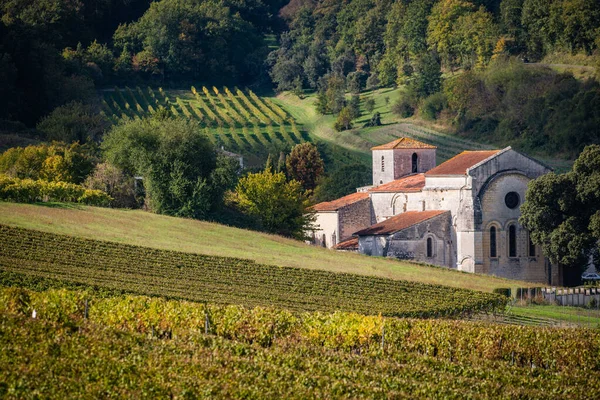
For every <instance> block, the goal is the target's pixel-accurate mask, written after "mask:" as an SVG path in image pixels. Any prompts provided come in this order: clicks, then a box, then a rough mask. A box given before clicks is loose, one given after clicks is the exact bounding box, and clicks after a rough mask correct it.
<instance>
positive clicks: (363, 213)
mask: <svg viewBox="0 0 600 400" xmlns="http://www.w3.org/2000/svg"><path fill="white" fill-rule="evenodd" d="M338 221H339V222H338V224H339V236H340V237H339V240H338V243H339V242H341V241H344V240H346V239H349V238H351V237H352V234H354V233H355V232H358V231H360V230H361V229H365V228H368V227H369V226H371V225H372V224H373V221H372V211H371V200H370V199H369V198H368V197H367V198H366V199H363V200H360V201H357V202H355V203H352V204H348V205H347V206H344V207H342V208H340V209H339V210H338Z"/></svg>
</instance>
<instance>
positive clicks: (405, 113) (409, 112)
mask: <svg viewBox="0 0 600 400" xmlns="http://www.w3.org/2000/svg"><path fill="white" fill-rule="evenodd" d="M392 112H393V113H394V114H396V115H399V116H400V117H402V118H409V117H412V116H413V115H414V113H415V108H414V107H413V106H412V104H411V102H410V101H409V100H408V99H406V98H401V99H399V100H398V101H397V102H395V103H394V105H393V106H392Z"/></svg>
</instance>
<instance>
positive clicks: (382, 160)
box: [381, 156, 385, 172]
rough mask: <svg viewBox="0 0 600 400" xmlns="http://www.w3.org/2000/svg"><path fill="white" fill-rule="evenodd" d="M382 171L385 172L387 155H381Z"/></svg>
mask: <svg viewBox="0 0 600 400" xmlns="http://www.w3.org/2000/svg"><path fill="white" fill-rule="evenodd" d="M381 172H385V157H384V156H381Z"/></svg>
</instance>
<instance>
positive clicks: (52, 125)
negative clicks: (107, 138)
mask: <svg viewBox="0 0 600 400" xmlns="http://www.w3.org/2000/svg"><path fill="white" fill-rule="evenodd" d="M107 127H108V121H107V120H106V118H105V117H104V116H103V115H101V114H99V113H98V112H96V110H94V108H93V107H92V106H89V105H85V104H82V103H80V102H72V103H69V104H67V105H64V106H61V107H58V108H56V109H55V110H54V111H52V112H51V113H50V115H48V116H47V117H45V118H44V119H43V120H42V121H41V122H40V123H39V124H38V125H37V130H39V131H40V132H43V133H44V135H45V136H46V138H47V139H48V140H56V141H61V142H65V143H71V142H79V143H87V142H97V141H99V140H100V138H101V136H102V134H103V133H104V130H105V129H106V128H107Z"/></svg>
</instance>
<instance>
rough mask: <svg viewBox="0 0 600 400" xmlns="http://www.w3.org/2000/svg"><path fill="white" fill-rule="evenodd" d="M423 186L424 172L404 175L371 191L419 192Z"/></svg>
mask: <svg viewBox="0 0 600 400" xmlns="http://www.w3.org/2000/svg"><path fill="white" fill-rule="evenodd" d="M424 186H425V174H415V175H409V176H404V177H402V178H400V179H396V180H395V181H391V182H388V183H386V184H384V185H380V186H377V187H376V188H373V189H371V192H387V193H390V192H394V193H395V192H420V191H421V190H422V189H423V187H424Z"/></svg>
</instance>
